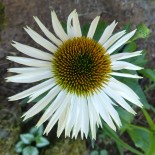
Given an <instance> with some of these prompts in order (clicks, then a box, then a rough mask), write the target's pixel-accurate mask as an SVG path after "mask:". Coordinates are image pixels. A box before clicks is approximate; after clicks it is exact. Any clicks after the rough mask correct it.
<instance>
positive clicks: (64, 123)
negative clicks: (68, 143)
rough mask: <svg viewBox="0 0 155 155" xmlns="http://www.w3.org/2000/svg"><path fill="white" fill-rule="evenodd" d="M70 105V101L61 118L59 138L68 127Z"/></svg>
mask: <svg viewBox="0 0 155 155" xmlns="http://www.w3.org/2000/svg"><path fill="white" fill-rule="evenodd" d="M70 104H71V102H70V101H68V103H67V105H66V106H65V108H64V110H63V112H62V114H61V115H60V117H59V121H58V129H57V137H58V138H59V137H60V135H61V134H62V132H63V130H64V129H65V126H66V121H67V118H68V114H69V108H70Z"/></svg>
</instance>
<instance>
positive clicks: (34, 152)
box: [22, 146, 39, 155]
mask: <svg viewBox="0 0 155 155" xmlns="http://www.w3.org/2000/svg"><path fill="white" fill-rule="evenodd" d="M22 153H23V155H39V151H38V149H37V148H35V147H33V146H27V147H25V148H24V149H23V152H22Z"/></svg>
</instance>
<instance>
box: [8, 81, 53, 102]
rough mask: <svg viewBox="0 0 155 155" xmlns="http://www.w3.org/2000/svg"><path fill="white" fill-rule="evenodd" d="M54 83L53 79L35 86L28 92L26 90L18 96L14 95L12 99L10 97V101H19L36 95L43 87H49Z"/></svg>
mask: <svg viewBox="0 0 155 155" xmlns="http://www.w3.org/2000/svg"><path fill="white" fill-rule="evenodd" d="M51 82H52V79H49V80H47V81H44V82H42V83H40V84H38V85H36V86H33V87H31V88H29V89H27V90H24V91H23V92H20V93H18V94H16V95H13V96H11V97H9V100H10V101H15V100H19V99H22V98H25V97H27V96H29V95H31V94H33V93H35V92H36V91H37V90H38V89H41V88H42V87H45V86H47V85H49V84H50V83H51Z"/></svg>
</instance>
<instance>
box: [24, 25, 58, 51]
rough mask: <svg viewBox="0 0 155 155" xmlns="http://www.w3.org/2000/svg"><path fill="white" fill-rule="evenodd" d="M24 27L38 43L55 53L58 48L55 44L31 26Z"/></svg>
mask: <svg viewBox="0 0 155 155" xmlns="http://www.w3.org/2000/svg"><path fill="white" fill-rule="evenodd" d="M24 29H25V31H26V32H27V33H28V34H29V36H30V37H31V38H32V39H33V40H34V41H35V42H36V43H38V44H39V45H41V46H42V47H44V48H45V49H47V50H49V51H50V52H52V53H54V52H55V51H56V50H57V47H56V46H55V45H54V44H52V43H51V42H49V41H48V40H46V39H45V38H43V37H42V36H41V35H39V34H38V33H37V32H35V31H34V30H32V29H31V28H30V27H27V28H24Z"/></svg>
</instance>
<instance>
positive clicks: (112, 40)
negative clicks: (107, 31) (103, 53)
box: [103, 30, 126, 49]
mask: <svg viewBox="0 0 155 155" xmlns="http://www.w3.org/2000/svg"><path fill="white" fill-rule="evenodd" d="M125 32H126V31H125V30H123V31H120V32H118V33H116V34H114V35H113V36H112V37H110V38H109V39H108V40H107V41H106V42H105V43H104V45H103V47H104V48H106V49H108V48H109V47H110V46H111V45H113V44H114V43H115V42H116V41H117V40H118V39H119V38H121V37H122V36H123V35H124V34H125Z"/></svg>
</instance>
